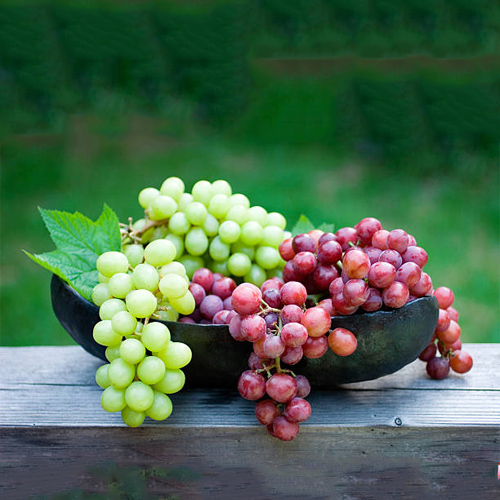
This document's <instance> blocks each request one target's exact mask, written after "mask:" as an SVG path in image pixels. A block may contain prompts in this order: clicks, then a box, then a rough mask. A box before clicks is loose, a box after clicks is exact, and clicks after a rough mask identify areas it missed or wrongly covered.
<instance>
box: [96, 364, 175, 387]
mask: <svg viewBox="0 0 500 500" xmlns="http://www.w3.org/2000/svg"><path fill="white" fill-rule="evenodd" d="M108 368H109V364H108V363H106V364H105V365H102V366H100V367H99V368H98V369H97V371H96V372H95V381H96V383H97V385H98V386H99V387H101V388H102V389H106V387H109V386H110V385H111V382H110V381H109V378H108ZM163 378H165V377H163ZM160 382H161V381H160Z"/></svg>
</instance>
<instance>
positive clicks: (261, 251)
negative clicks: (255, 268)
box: [255, 247, 280, 269]
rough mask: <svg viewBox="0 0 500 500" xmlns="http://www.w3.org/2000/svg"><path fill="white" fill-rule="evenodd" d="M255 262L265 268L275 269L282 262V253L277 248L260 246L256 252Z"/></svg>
mask: <svg viewBox="0 0 500 500" xmlns="http://www.w3.org/2000/svg"><path fill="white" fill-rule="evenodd" d="M255 262H257V264H258V265H259V266H260V267H262V268H263V269H273V268H275V267H276V266H277V265H278V264H279V262H280V253H279V252H278V250H276V248H272V247H259V248H257V251H256V252H255Z"/></svg>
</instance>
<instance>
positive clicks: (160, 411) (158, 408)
mask: <svg viewBox="0 0 500 500" xmlns="http://www.w3.org/2000/svg"><path fill="white" fill-rule="evenodd" d="M172 410H173V406H172V401H171V400H170V398H169V397H168V396H166V395H165V394H163V393H161V392H158V391H155V393H154V401H153V404H152V405H151V406H150V407H149V408H148V409H147V410H146V415H147V416H148V417H149V418H152V419H153V420H165V419H166V418H168V417H170V415H171V413H172Z"/></svg>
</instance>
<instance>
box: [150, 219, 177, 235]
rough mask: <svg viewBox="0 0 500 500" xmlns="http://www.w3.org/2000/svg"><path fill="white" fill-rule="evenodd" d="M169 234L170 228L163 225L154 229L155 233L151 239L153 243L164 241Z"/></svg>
mask: <svg viewBox="0 0 500 500" xmlns="http://www.w3.org/2000/svg"><path fill="white" fill-rule="evenodd" d="M174 215H175V214H174ZM167 234H168V228H167V226H165V225H163V224H162V225H161V226H156V227H153V233H152V234H151V238H150V239H151V241H153V240H162V239H163V238H165V236H167Z"/></svg>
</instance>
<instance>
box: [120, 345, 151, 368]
mask: <svg viewBox="0 0 500 500" xmlns="http://www.w3.org/2000/svg"><path fill="white" fill-rule="evenodd" d="M145 356H146V348H145V347H144V345H143V343H142V342H141V341H140V340H138V339H126V340H124V341H123V342H122V343H121V345H120V357H121V358H122V359H123V360H124V361H126V362H127V363H129V364H131V365H136V364H137V363H140V362H141V361H142V360H143V359H144V357H145Z"/></svg>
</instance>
